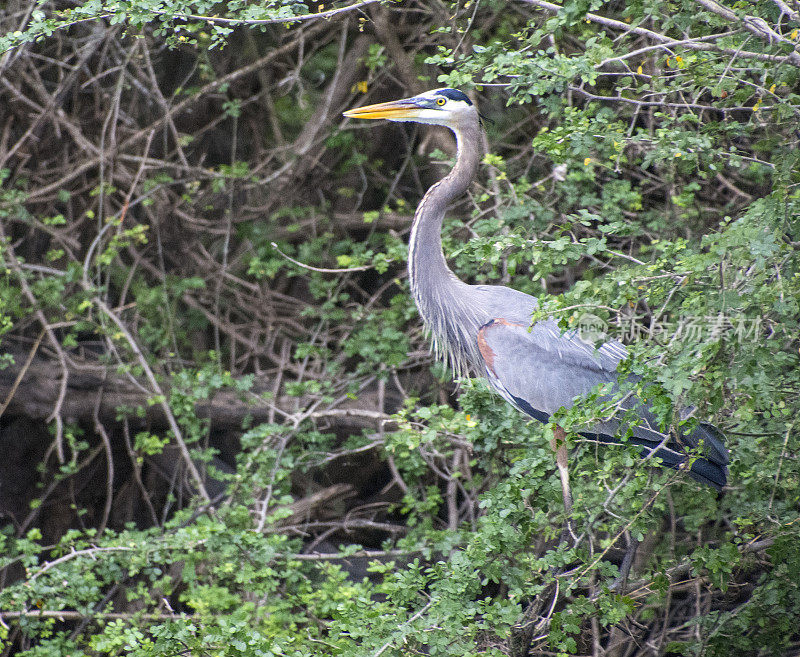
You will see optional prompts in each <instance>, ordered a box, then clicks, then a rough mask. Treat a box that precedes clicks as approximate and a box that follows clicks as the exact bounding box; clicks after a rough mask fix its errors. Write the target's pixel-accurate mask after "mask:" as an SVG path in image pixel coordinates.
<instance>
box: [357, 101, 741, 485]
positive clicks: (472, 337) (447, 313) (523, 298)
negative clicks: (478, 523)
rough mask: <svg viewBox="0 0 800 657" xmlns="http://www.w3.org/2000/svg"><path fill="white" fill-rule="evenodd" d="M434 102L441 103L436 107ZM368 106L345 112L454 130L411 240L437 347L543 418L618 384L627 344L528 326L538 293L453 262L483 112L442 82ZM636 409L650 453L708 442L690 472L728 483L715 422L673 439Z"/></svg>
mask: <svg viewBox="0 0 800 657" xmlns="http://www.w3.org/2000/svg"><path fill="white" fill-rule="evenodd" d="M442 97H446V98H447V101H445V102H443V101H442ZM462 97H463V98H462ZM459 99H460V100H459ZM437 106H440V108H441V110H443V111H441V112H438V113H437ZM395 107H403V108H406V109H405V113H402V114H394V115H391V116H389V115H388V113H391V112H396V111H397V110H395ZM385 108H391V109H389V110H387V109H385ZM417 108H419V109H417ZM448 108H452V109H450V110H449V111H447V110H448ZM362 110H363V114H361V115H359V113H358V112H359V111H362ZM362 110H351V111H350V113H346V114H347V115H352V116H362V118H379V116H378V114H377V111H381V110H382V111H383V113H384V114H385V116H384V114H382V115H381V116H382V117H384V118H390V120H397V121H406V120H409V121H417V122H422V123H433V124H437V125H444V126H447V127H449V128H450V129H451V130H452V131H453V132H454V134H455V136H456V140H457V144H458V152H457V155H456V163H455V166H454V167H453V169H452V171H450V173H449V174H447V176H445V177H444V178H443V179H442V180H440V181H439V182H437V183H436V184H434V185H433V186H432V187H431V188H430V189H429V190H428V191H427V193H426V194H425V196H424V197H423V199H422V201H421V202H420V204H419V206H418V208H417V211H416V214H415V216H414V223H413V226H412V229H411V237H410V240H409V256H408V274H409V280H410V285H411V292H412V294H413V296H414V301H415V302H416V305H417V308H418V309H419V312H420V315H421V316H422V318H423V321H424V322H425V326H426V328H427V330H428V331H429V332H430V334H431V337H432V341H433V347H434V350H435V352H436V354H437V356H438V357H440V358H442V359H443V360H446V361H447V363H448V364H449V366H450V367H451V368H452V369H453V371H454V372H455V373H456V374H457V375H461V376H464V375H467V374H468V373H470V372H472V373H475V374H477V375H480V376H485V377H487V378H488V380H489V383H490V384H491V386H492V387H493V388H494V389H495V390H496V391H497V392H498V393H499V394H500V395H502V396H503V397H504V398H505V399H506V400H507V401H508V402H509V403H511V404H513V405H514V406H515V407H517V408H518V409H519V410H521V411H522V412H524V413H527V414H528V415H530V416H532V417H534V418H536V419H539V420H542V421H547V419H548V418H549V416H550V415H552V414H553V413H554V412H555V411H556V410H558V409H559V408H561V407H562V406H563V407H566V408H569V407H571V406H572V404H573V403H574V401H575V399H576V398H577V397H580V396H582V395H585V394H587V393H589V392H590V391H591V390H592V389H593V388H595V387H596V386H597V385H598V384H601V383H606V382H613V383H614V384H615V385H616V382H617V378H618V377H617V366H618V364H619V362H620V361H621V360H623V359H624V358H626V357H627V350H626V349H625V347H624V346H623V345H622V344H621V343H619V342H616V341H609V342H607V343H605V344H603V345H602V346H601V347H600V348H599V349H595V348H594V346H593V345H591V344H589V343H586V342H584V341H582V340H581V339H580V337H579V336H578V335H577V334H576V333H565V334H563V333H562V332H561V331H560V330H559V328H558V326H557V325H556V323H555V322H554V321H553V320H545V321H541V322H538V323H536V324H535V325H533V326H531V325H530V323H531V315H532V313H533V311H534V310H535V308H536V307H537V300H536V299H535V298H534V297H532V296H530V295H527V294H524V293H522V292H519V291H517V290H513V289H511V288H507V287H502V286H490V285H468V284H467V283H465V282H463V281H461V280H459V279H458V277H456V275H455V274H454V273H453V272H452V271H451V270H450V268H449V267H448V266H447V261H446V259H445V256H444V253H443V251H442V240H441V228H442V219H443V218H444V214H445V211H446V210H447V207H448V205H449V203H450V202H451V201H452V200H453V199H455V198H457V197H459V196H461V195H462V194H464V193H465V192H466V190H467V188H468V186H469V184H470V182H471V181H472V178H473V176H474V174H475V171H476V169H477V167H478V164H479V162H480V159H481V156H482V151H481V148H480V144H481V143H482V133H481V125H480V120H479V117H478V113H477V110H476V109H475V108H474V107H473V106H472V103H471V102H470V101H469V100H468V99H467V98H466V96H464V94H462V93H461V92H459V91H457V90H454V89H440V90H435V91H432V92H428V93H426V94H421V95H420V96H417V97H414V98H412V99H407V100H404V101H398V102H397V103H394V104H393V103H385V104H382V105H374V106H369V107H368V108H362ZM401 111H403V110H401ZM630 409H633V410H635V413H636V415H637V416H638V421H639V423H638V424H637V425H636V426H633V427H632V429H631V431H632V437H631V438H630V441H631V442H633V443H634V444H638V445H640V446H642V447H643V448H645V449H644V450H643V454H651V453H652V455H653V456H655V457H657V458H660V459H661V460H662V462H663V463H664V464H665V465H667V466H670V467H681V466H683V465H684V464H686V463H688V461H689V457H688V456H687V454H686V453H685V451H684V448H685V447H689V448H696V447H698V446H702V449H703V455H704V456H703V458H698V459H696V460H695V461H694V462H693V463H692V464H691V469H690V474H691V475H692V476H693V477H694V478H695V479H697V480H699V481H702V482H704V483H707V484H709V485H711V486H714V487H716V488H721V487H722V486H724V485H725V483H726V472H727V468H726V464H727V463H728V453H727V450H726V449H725V447H724V445H723V443H722V441H721V434H720V433H719V432H718V431H717V430H716V429H715V428H714V427H712V426H711V425H704V424H701V425H698V426H697V427H696V428H695V430H694V431H692V432H691V433H689V434H686V435H682V436H680V437H678V440H673V439H671V438H670V437H669V436H667V435H666V434H664V433H662V432H661V431H660V430H659V427H658V425H657V423H656V421H655V418H654V417H653V416H652V414H651V413H650V411H649V410H648V409H647V407H646V405H644V404H642V403H641V402H639V400H637V399H636V398H635V397H628V398H627V399H625V400H624V401H623V402H622V403H621V404H620V410H621V411H622V412H623V413H622V414H624V411H626V410H630ZM620 422H621V420H620V419H619V418H618V417H609V418H606V419H604V420H603V421H600V422H598V423H596V424H594V425H593V426H590V427H586V429H585V431H583V432H582V433H583V434H584V435H586V436H589V437H591V438H594V439H596V440H600V441H602V442H618V439H617V437H616V435H617V433H618V431H619V429H620ZM626 428H628V427H626Z"/></svg>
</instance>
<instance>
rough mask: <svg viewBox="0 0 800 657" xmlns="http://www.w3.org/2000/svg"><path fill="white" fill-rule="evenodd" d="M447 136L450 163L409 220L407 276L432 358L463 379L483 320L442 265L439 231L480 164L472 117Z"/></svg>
mask: <svg viewBox="0 0 800 657" xmlns="http://www.w3.org/2000/svg"><path fill="white" fill-rule="evenodd" d="M453 132H455V135H456V140H457V143H458V153H457V155H456V164H455V166H454V167H453V170H452V171H451V172H450V173H449V174H448V175H447V176H445V177H444V178H442V180H440V181H439V182H437V183H436V184H435V185H433V186H432V187H431V188H430V189H429V190H428V191H427V192H426V194H425V196H424V197H423V198H422V201H421V202H420V204H419V207H417V212H416V214H415V215H414V224H413V226H412V228H411V238H410V240H409V244H408V276H409V281H410V284H411V293H412V294H413V295H414V301H415V302H416V304H417V308H418V309H419V312H420V315H422V319H423V321H424V322H425V327H426V329H427V330H428V331H429V332H430V333H431V336H432V338H433V347H434V350H435V352H436V355H437V357H439V358H441V359H443V360H447V362H448V365H449V366H450V367H451V368H452V369H453V371H454V372H455V373H456V374H457V375H459V376H465V375H467V373H468V371H469V370H470V369H478V368H480V365H479V364H480V362H481V357H480V353H479V352H478V345H477V341H476V337H477V332H478V329H479V328H480V327H481V326H482V325H483V324H484V323H485V322H486V321H487V320H486V318H483V317H481V316H480V315H479V312H478V301H479V300H478V296H479V292H478V291H477V290H476V289H475V288H473V287H472V286H470V285H467V284H466V283H464V282H463V281H461V280H459V279H458V278H457V277H456V275H455V274H454V273H453V272H452V271H450V268H449V267H448V266H447V261H446V260H445V257H444V252H443V251H442V236H441V230H442V219H443V218H444V213H445V210H447V206H448V205H449V204H450V202H451V201H452V200H453V199H455V198H457V197H458V196H461V195H462V194H464V192H466V191H467V188H468V187H469V184H470V182H471V181H472V178H473V176H474V175H475V171H476V169H477V168H478V163H479V162H480V159H481V151H480V147H479V144H480V143H481V129H480V125H479V124H478V120H477V116H476V117H475V120H474V121H467V122H464V124H463V125H462V126H460V127H459V129H457V130H453ZM480 369H482V368H480Z"/></svg>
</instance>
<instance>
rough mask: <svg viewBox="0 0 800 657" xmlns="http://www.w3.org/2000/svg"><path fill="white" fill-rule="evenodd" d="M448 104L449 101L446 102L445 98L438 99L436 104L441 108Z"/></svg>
mask: <svg viewBox="0 0 800 657" xmlns="http://www.w3.org/2000/svg"><path fill="white" fill-rule="evenodd" d="M446 102H447V101H446V100H445V99H444V98H437V99H436V104H437V105H439V106H440V107H441V106H442V105H444V104H445V103H446Z"/></svg>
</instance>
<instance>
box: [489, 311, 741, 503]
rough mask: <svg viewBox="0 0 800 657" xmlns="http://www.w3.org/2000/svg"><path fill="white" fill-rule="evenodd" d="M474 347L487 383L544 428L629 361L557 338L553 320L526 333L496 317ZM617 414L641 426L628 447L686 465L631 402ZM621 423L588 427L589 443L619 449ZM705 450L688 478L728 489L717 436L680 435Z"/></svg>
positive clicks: (617, 351) (616, 350)
mask: <svg viewBox="0 0 800 657" xmlns="http://www.w3.org/2000/svg"><path fill="white" fill-rule="evenodd" d="M477 338H478V347H479V350H480V353H481V356H482V357H483V360H484V364H485V366H486V376H487V378H488V379H489V383H490V384H491V385H492V387H493V388H494V389H495V390H497V392H499V393H500V395H502V396H503V397H504V398H505V399H506V400H507V401H508V402H509V403H511V404H512V405H513V406H515V407H516V408H517V409H519V410H520V411H522V412H523V413H526V414H527V415H530V416H531V417H534V418H535V419H537V420H540V421H542V422H546V421H547V420H548V418H549V416H550V415H552V414H553V413H554V412H555V411H557V410H558V409H559V408H561V407H562V406H563V407H565V408H569V407H571V406H572V404H573V402H574V400H575V398H576V397H580V396H582V395H585V394H587V393H589V392H590V391H591V390H592V389H593V388H594V387H595V386H597V385H598V384H601V383H606V382H616V380H617V372H616V368H617V365H618V364H619V362H620V361H621V360H623V359H624V358H625V357H626V356H627V350H626V349H625V347H624V346H623V345H621V344H620V343H618V342H608V343H606V344H604V345H603V346H602V347H601V348H600V349H597V350H595V349H594V347H593V346H592V345H591V344H589V343H586V342H584V341H583V340H581V339H580V338H579V337H578V336H577V335H576V334H575V333H564V334H562V333H561V332H560V331H559V330H558V326H557V325H556V324H555V322H553V321H544V322H539V323H537V324H535V325H534V326H533V327H531V328H529V327H527V326H524V325H523V324H520V323H516V322H511V321H507V320H505V319H503V318H496V319H494V320H492V321H490V322H489V323H487V324H485V325H484V326H482V327H481V329H480V330H479V331H478V336H477ZM620 408H621V409H622V410H632V409H633V410H635V413H636V415H637V416H638V420H640V422H641V423H640V424H636V426H634V427H633V428H632V433H633V437H632V438H631V439H630V442H632V443H634V444H636V445H640V446H642V447H643V448H644V449H643V450H642V456H647V455H648V454H650V453H651V452H652V451H653V450H654V449H655V450H656V451H655V453H654V454H653V456H655V457H657V458H659V459H661V461H662V462H663V464H664V465H666V466H668V467H673V468H678V467H681V466H682V465H683V464H684V463H686V462H687V461H688V458H689V457H688V456H687V455H686V454H685V453H684V452H683V449H682V447H681V446H680V445H678V444H676V443H675V442H674V441H666V442H665V441H664V439H665V438H666V436H665V434H663V433H662V432H661V431H659V429H658V425H657V423H656V420H655V418H654V417H653V415H652V414H651V413H650V411H649V410H648V409H647V408H646V406H645V405H644V404H642V403H641V402H639V400H637V399H636V398H635V397H632V396H631V397H629V398H627V399H624V400H623V401H622V402H621V403H620ZM620 422H621V421H620V419H617V418H611V419H608V420H605V421H602V422H599V423H597V424H596V425H594V426H592V427H588V429H587V431H586V432H585V433H584V435H585V436H586V437H589V438H592V439H595V440H599V441H600V442H606V443H607V442H619V439H618V438H616V436H617V435H618V434H619V433H621V432H620ZM701 441H702V446H703V453H704V458H698V459H696V460H695V461H694V463H693V464H692V466H691V470H690V475H691V476H692V477H693V478H694V479H697V480H698V481H701V482H703V483H706V484H708V485H710V486H713V487H715V488H718V489H719V488H721V487H722V486H724V485H725V483H726V467H725V465H726V464H727V463H728V452H727V450H726V449H725V446H724V444H723V442H722V435H721V434H720V432H719V431H718V430H717V429H716V428H715V427H713V426H711V425H709V424H699V425H697V427H696V428H695V429H694V430H693V431H692V432H691V433H690V434H687V435H684V436H681V442H682V443H683V444H684V445H685V446H686V447H690V448H696V447H698V446H699V445H700V444H701Z"/></svg>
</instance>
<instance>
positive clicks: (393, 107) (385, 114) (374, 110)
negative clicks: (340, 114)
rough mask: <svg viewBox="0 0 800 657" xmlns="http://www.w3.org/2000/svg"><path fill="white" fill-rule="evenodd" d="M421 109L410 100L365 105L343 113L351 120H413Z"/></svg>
mask: <svg viewBox="0 0 800 657" xmlns="http://www.w3.org/2000/svg"><path fill="white" fill-rule="evenodd" d="M421 109H422V108H421V107H420V106H419V105H417V104H416V103H414V102H412V101H410V100H393V101H391V102H389V103H378V104H377V105H365V106H364V107H356V108H354V109H351V110H347V111H346V112H344V115H345V116H346V117H348V118H351V119H413V118H414V117H415V116H419V113H420V110H421Z"/></svg>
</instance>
